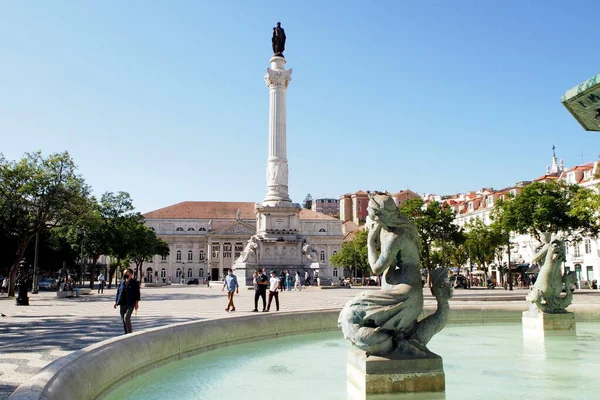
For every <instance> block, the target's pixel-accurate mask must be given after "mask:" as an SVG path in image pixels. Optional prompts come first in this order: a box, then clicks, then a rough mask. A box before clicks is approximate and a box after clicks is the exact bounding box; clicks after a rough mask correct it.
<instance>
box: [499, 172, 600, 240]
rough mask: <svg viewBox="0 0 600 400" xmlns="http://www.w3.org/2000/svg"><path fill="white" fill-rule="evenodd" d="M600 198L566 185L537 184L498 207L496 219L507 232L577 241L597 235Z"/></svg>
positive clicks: (592, 192)
mask: <svg viewBox="0 0 600 400" xmlns="http://www.w3.org/2000/svg"><path fill="white" fill-rule="evenodd" d="M599 204H600V195H598V194H597V193H595V192H594V191H592V190H590V189H587V188H584V187H582V186H579V185H573V184H567V183H564V182H562V181H561V182H557V181H551V182H534V183H532V184H531V185H528V186H526V187H524V188H523V190H522V191H521V192H520V193H519V194H518V195H517V196H515V197H514V198H513V199H509V200H506V201H500V202H498V204H497V205H496V209H495V214H494V218H495V219H496V221H498V223H499V224H500V225H501V226H502V228H503V229H505V230H506V231H508V232H517V233H521V234H527V233H528V234H530V235H532V236H533V237H535V238H536V239H539V238H540V235H541V233H543V232H548V233H559V232H562V233H563V234H566V235H570V236H574V237H578V236H581V235H597V234H598V231H599V229H600V225H599V221H598V217H597V213H598V211H599V208H600V207H599Z"/></svg>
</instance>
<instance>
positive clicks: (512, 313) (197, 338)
mask: <svg viewBox="0 0 600 400" xmlns="http://www.w3.org/2000/svg"><path fill="white" fill-rule="evenodd" d="M586 306H590V305H585V306H584V305H574V306H572V307H571V308H573V309H571V308H570V311H574V312H575V316H576V319H577V320H578V321H597V320H598V316H599V315H600V307H586ZM525 309H527V306H526V305H524V304H522V303H521V304H495V305H491V304H487V305H485V304H480V305H476V304H468V305H461V306H458V307H456V306H454V307H453V308H452V312H451V314H450V319H449V321H448V323H449V324H490V323H515V322H518V323H520V322H521V316H522V312H523V311H524V310H525ZM340 310H341V309H339V308H335V309H325V310H314V311H294V312H281V313H270V314H259V315H241V316H236V317H232V318H222V319H218V318H217V319H210V320H201V321H190V322H183V323H178V324H172V325H167V326H163V327H158V328H152V329H146V330H142V331H139V332H136V333H133V334H129V335H123V336H117V337H114V338H111V339H106V340H103V341H101V342H98V343H95V344H93V345H90V346H88V347H85V348H83V349H81V350H77V351H75V352H73V353H71V354H69V355H67V356H64V357H62V358H59V359H57V360H55V361H53V362H52V363H50V364H49V365H47V366H46V367H44V368H43V369H42V370H41V371H40V372H38V373H37V374H36V375H34V376H33V377H31V378H30V379H28V380H27V381H25V382H24V383H23V384H21V385H20V386H19V387H18V388H17V389H16V390H15V391H14V392H13V393H12V394H11V396H10V397H9V400H25V399H27V400H35V399H39V400H59V399H64V398H69V397H71V398H86V399H97V398H100V397H102V396H104V395H106V394H107V393H108V392H109V391H111V390H112V389H114V388H115V387H117V386H119V385H120V384H121V383H122V381H124V380H125V379H130V378H131V377H134V376H138V375H141V374H143V373H145V372H147V371H149V370H151V369H154V368H157V367H160V366H162V365H164V364H167V363H169V362H172V361H176V360H180V359H183V358H187V357H190V356H194V355H197V354H199V353H202V352H205V351H210V350H213V349H216V348H220V347H226V346H229V345H234V344H241V343H247V342H252V341H258V340H264V339H270V338H275V337H282V336H290V335H297V334H304V333H315V332H326V331H332V330H336V329H337V318H338V315H339V312H340ZM433 311H434V309H433V308H432V307H426V308H425V311H424V315H423V316H425V314H429V313H431V312H433ZM74 379H75V380H76V381H77V382H80V383H81V384H80V385H75V386H74V385H72V382H73V380H74Z"/></svg>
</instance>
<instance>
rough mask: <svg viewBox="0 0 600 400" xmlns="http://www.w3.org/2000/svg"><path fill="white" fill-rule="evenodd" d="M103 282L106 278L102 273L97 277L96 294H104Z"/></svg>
mask: <svg viewBox="0 0 600 400" xmlns="http://www.w3.org/2000/svg"><path fill="white" fill-rule="evenodd" d="M104 282H106V278H104V275H103V274H102V272H101V273H100V275H98V293H104Z"/></svg>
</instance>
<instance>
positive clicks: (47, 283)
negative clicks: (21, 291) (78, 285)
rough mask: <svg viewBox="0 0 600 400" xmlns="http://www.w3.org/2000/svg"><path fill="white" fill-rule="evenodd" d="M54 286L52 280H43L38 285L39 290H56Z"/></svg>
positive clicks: (54, 283) (54, 282)
mask: <svg viewBox="0 0 600 400" xmlns="http://www.w3.org/2000/svg"><path fill="white" fill-rule="evenodd" d="M56 286H57V285H56V281H55V280H54V279H52V278H43V279H42V280H41V281H40V283H39V287H40V290H42V289H43V290H56Z"/></svg>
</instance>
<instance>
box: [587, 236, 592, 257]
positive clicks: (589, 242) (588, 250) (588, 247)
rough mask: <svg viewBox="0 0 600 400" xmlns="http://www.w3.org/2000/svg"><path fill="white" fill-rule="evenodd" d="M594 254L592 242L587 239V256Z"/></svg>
mask: <svg viewBox="0 0 600 400" xmlns="http://www.w3.org/2000/svg"><path fill="white" fill-rule="evenodd" d="M591 253H592V241H591V240H590V239H585V254H591Z"/></svg>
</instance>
